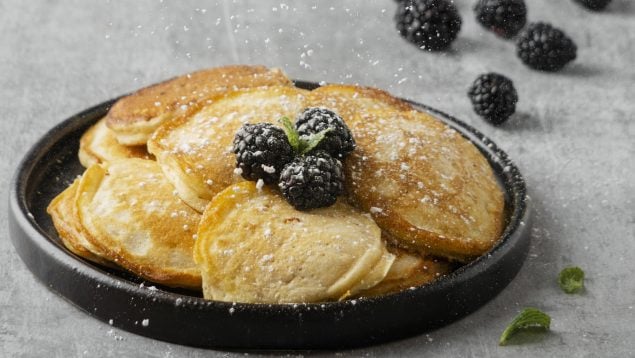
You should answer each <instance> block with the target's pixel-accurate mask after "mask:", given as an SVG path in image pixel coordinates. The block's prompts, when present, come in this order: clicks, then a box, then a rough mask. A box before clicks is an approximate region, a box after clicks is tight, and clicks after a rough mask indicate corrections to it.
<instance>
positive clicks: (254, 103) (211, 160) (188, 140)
mask: <svg viewBox="0 0 635 358" xmlns="http://www.w3.org/2000/svg"><path fill="white" fill-rule="evenodd" d="M306 93H307V91H304V90H301V89H297V88H295V87H286V86H274V87H268V88H266V89H250V90H244V91H236V92H233V93H231V94H228V95H226V96H225V97H223V98H222V99H219V100H217V101H215V102H214V103H212V104H209V105H206V106H203V107H202V108H201V109H200V110H198V111H193V112H192V113H190V114H187V115H184V116H182V117H179V118H176V119H174V120H171V121H169V122H166V123H165V124H163V125H162V126H161V127H159V129H157V131H156V132H155V133H154V135H153V136H152V138H151V139H150V140H149V141H148V150H149V151H150V152H151V153H152V154H154V155H155V157H156V158H157V161H158V163H159V164H160V165H161V169H163V171H164V173H165V175H166V176H167V177H168V179H169V180H170V181H171V182H172V184H173V185H174V186H175V187H176V190H177V192H178V194H179V196H180V197H181V199H183V201H185V202H186V203H187V204H188V205H190V206H191V207H193V208H194V209H196V210H198V211H199V212H203V210H205V206H206V205H207V203H208V202H209V201H210V200H211V199H212V198H213V197H214V195H216V194H217V193H219V192H220V191H221V190H223V189H225V188H226V187H227V186H228V185H230V184H232V183H233V182H235V181H236V179H239V180H242V179H241V177H240V175H234V169H235V166H236V157H235V155H234V153H233V152H232V146H233V145H232V143H233V140H234V135H235V134H236V131H237V130H238V129H239V128H240V127H241V126H242V125H243V124H244V123H258V122H270V123H277V121H278V119H279V118H280V117H282V116H287V117H289V118H295V116H296V115H297V113H298V112H300V110H301V109H302V108H303V103H304V97H305V95H306Z"/></svg>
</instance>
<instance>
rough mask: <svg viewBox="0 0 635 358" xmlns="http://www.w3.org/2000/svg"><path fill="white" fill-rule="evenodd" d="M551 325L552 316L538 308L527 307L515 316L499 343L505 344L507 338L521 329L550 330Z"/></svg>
mask: <svg viewBox="0 0 635 358" xmlns="http://www.w3.org/2000/svg"><path fill="white" fill-rule="evenodd" d="M550 326H551V317H549V315H547V314H546V313H544V312H542V311H540V310H539V309H536V308H531V307H528V308H525V309H524V310H523V311H522V312H520V313H519V314H518V316H516V317H514V320H513V321H512V323H510V324H509V326H507V328H505V330H504V331H503V334H501V337H500V339H499V340H498V344H500V345H501V346H504V345H506V344H507V340H508V339H509V338H510V337H511V336H513V335H514V334H516V333H517V332H519V331H523V330H528V329H541V330H544V331H548V330H549V327H550Z"/></svg>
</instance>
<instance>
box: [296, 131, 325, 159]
mask: <svg viewBox="0 0 635 358" xmlns="http://www.w3.org/2000/svg"><path fill="white" fill-rule="evenodd" d="M331 130H333V128H326V129H325V130H323V131H320V132H319V133H315V134H311V135H310V136H308V137H304V136H302V137H300V148H299V149H300V150H299V153H300V155H304V154H306V153H308V152H310V151H311V150H313V148H315V147H317V145H318V144H320V142H321V141H322V139H324V137H325V136H326V133H328V132H330V131H331Z"/></svg>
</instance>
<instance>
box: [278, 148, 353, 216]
mask: <svg viewBox="0 0 635 358" xmlns="http://www.w3.org/2000/svg"><path fill="white" fill-rule="evenodd" d="M278 186H279V187H280V190H281V191H282V195H283V196H284V197H285V199H287V201H288V202H289V203H290V204H291V205H293V207H295V208H296V209H298V210H309V209H315V208H321V207H326V206H331V205H333V204H335V201H336V200H337V197H338V195H340V194H341V193H342V192H343V191H344V173H343V171H342V163H340V161H339V160H337V159H335V158H333V157H331V156H330V155H329V154H328V153H327V152H325V151H322V150H320V151H317V152H314V153H311V154H307V155H304V156H299V157H296V158H295V159H294V160H293V161H292V162H291V163H289V164H287V166H285V167H284V169H283V170H282V173H281V174H280V182H279V183H278Z"/></svg>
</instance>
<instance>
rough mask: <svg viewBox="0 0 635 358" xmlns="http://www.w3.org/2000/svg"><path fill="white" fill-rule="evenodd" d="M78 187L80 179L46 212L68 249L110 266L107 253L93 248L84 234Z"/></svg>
mask: <svg viewBox="0 0 635 358" xmlns="http://www.w3.org/2000/svg"><path fill="white" fill-rule="evenodd" d="M78 187H79V179H76V180H75V181H74V182H73V184H71V185H70V186H69V187H68V188H66V190H64V191H63V192H61V193H60V194H59V195H58V196H56V197H55V198H54V199H53V200H52V201H51V203H50V204H49V206H48V207H47V208H46V212H48V213H49V215H51V218H52V219H53V225H54V226H55V229H57V232H58V234H59V237H60V239H61V240H62V243H63V244H64V246H66V248H68V249H69V250H70V251H71V252H72V253H74V254H75V255H77V256H80V257H83V258H85V259H87V260H90V261H93V262H96V263H99V264H102V265H109V262H108V260H106V259H105V258H104V255H105V253H104V252H102V251H100V250H99V249H98V248H96V247H95V246H93V245H92V244H91V243H90V242H89V241H88V240H87V239H86V237H85V236H84V234H83V233H82V228H81V223H80V222H79V216H78V213H77V205H76V196H77V188H78Z"/></svg>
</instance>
